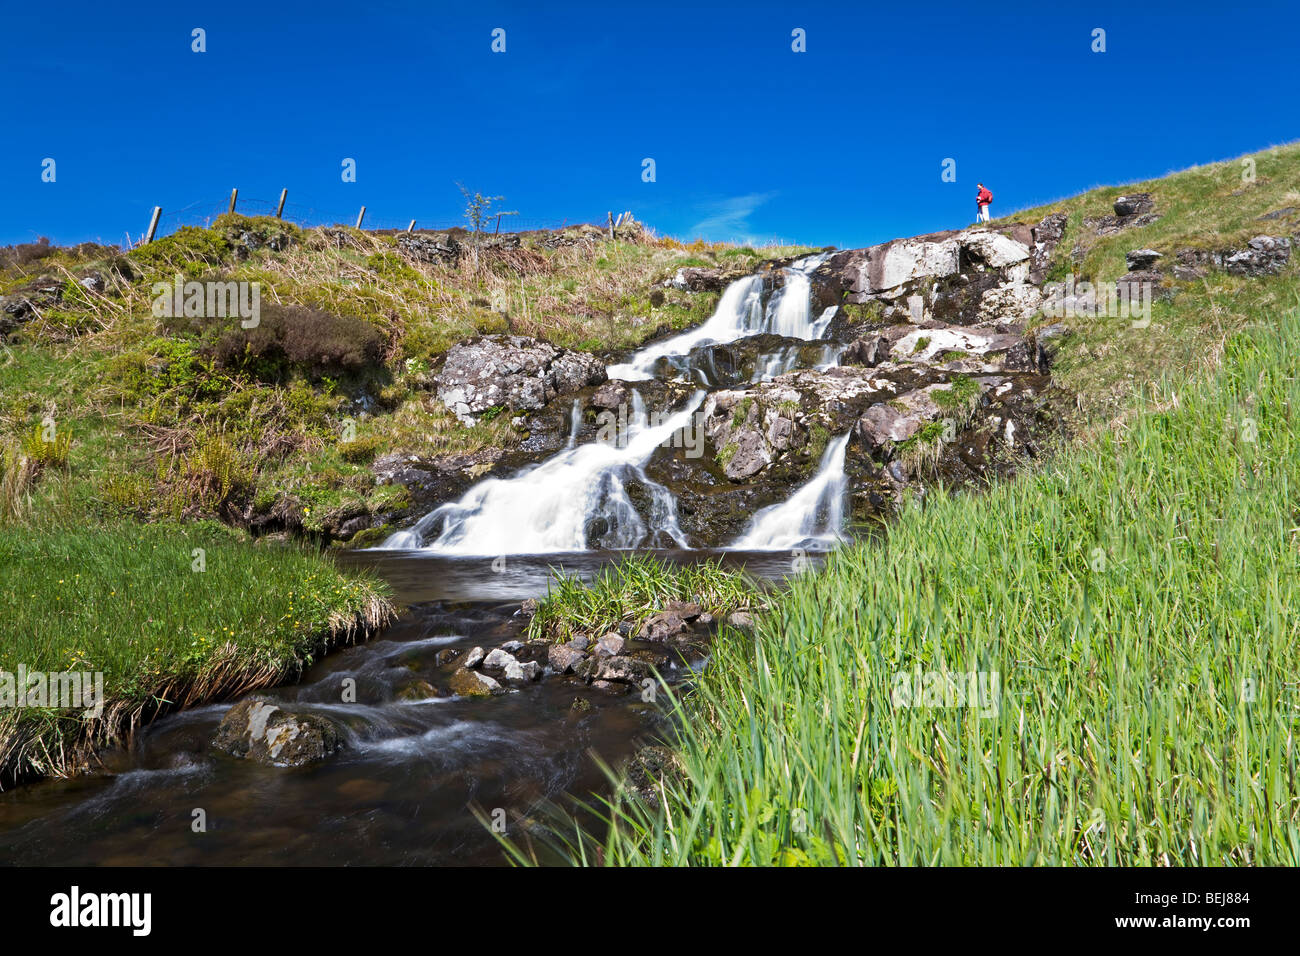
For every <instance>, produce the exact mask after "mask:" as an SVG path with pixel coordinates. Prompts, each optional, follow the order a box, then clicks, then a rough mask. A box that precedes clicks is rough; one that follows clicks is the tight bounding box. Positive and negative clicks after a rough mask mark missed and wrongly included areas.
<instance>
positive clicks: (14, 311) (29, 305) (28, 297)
mask: <svg viewBox="0 0 1300 956" xmlns="http://www.w3.org/2000/svg"><path fill="white" fill-rule="evenodd" d="M62 298H63V283H62V282H61V281H60V280H58V279H55V278H54V277H52V276H41V277H40V278H39V279H36V280H35V281H33V282H29V283H28V284H27V285H25V286H23V287H22V288H21V289H19V290H18V291H17V292H14V293H13V294H11V295H6V296H0V337H3V336H6V335H8V334H9V333H11V332H13V331H14V330H15V329H17V328H18V327H19V326H20V325H22V324H23V323H24V322H28V321H30V320H31V319H34V318H35V317H36V316H37V314H39V313H40V311H41V310H42V309H45V308H48V307H50V306H53V305H57V304H58V303H59V301H60V300H61V299H62Z"/></svg>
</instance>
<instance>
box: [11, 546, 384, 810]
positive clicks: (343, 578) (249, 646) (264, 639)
mask: <svg viewBox="0 0 1300 956" xmlns="http://www.w3.org/2000/svg"><path fill="white" fill-rule="evenodd" d="M200 567H201V568H202V570H199V568H200ZM0 607H3V608H5V613H4V615H3V616H0V670H7V671H9V672H11V673H13V672H16V670H17V667H18V665H19V664H22V665H24V666H25V667H26V668H27V670H28V671H29V672H31V671H43V672H47V673H48V672H59V671H82V672H94V671H102V672H103V674H104V685H105V687H104V689H105V697H106V699H107V706H106V708H105V711H104V714H103V716H102V717H101V718H98V719H93V718H92V719H82V718H81V717H80V716H79V715H71V714H67V713H61V712H56V711H48V710H35V711H34V710H30V709H27V710H17V711H15V710H6V711H3V712H0V785H8V784H9V783H12V782H13V781H14V780H17V779H24V778H27V777H31V776H35V775H41V774H58V775H63V774H67V773H72V772H75V771H77V770H79V769H82V768H83V767H85V766H86V765H87V764H89V763H90V762H91V760H92V757H93V754H94V752H95V750H96V749H98V748H100V747H102V746H104V745H106V744H109V743H113V742H118V741H121V740H123V739H124V738H125V737H126V736H128V735H129V734H130V733H132V732H133V731H134V730H135V729H136V728H137V727H138V726H139V725H140V724H141V723H143V722H146V721H148V720H150V719H152V718H153V717H156V716H158V715H159V714H161V713H164V712H166V711H169V710H172V709H176V708H180V707H185V706H189V705H192V704H196V703H199V702H203V701H211V700H220V699H223V698H228V697H230V696H233V695H236V694H239V693H242V692H244V691H247V690H250V689H254V688H257V687H266V686H270V685H273V684H276V683H280V682H283V681H285V680H289V679H292V678H294V677H296V676H297V675H298V674H299V673H300V672H301V671H302V669H303V668H305V667H306V666H307V665H309V664H310V663H311V662H312V661H313V660H314V659H315V658H316V657H318V656H319V655H320V654H322V653H324V652H325V651H326V650H327V649H329V648H330V647H333V646H337V645H339V644H343V643H349V642H352V641H355V640H358V639H360V638H362V637H364V636H365V635H366V634H368V633H369V632H370V631H372V630H373V629H374V628H376V627H378V626H379V625H381V624H382V623H384V622H385V621H386V620H387V619H388V617H389V615H390V614H391V608H390V605H389V604H388V602H387V600H386V599H385V597H384V589H383V587H382V586H381V585H379V584H378V583H377V582H375V581H373V580H371V579H369V578H367V577H364V576H358V575H355V574H343V573H341V572H339V571H337V570H336V569H334V568H333V567H332V566H331V565H329V564H327V563H325V562H323V561H321V560H320V558H319V557H316V556H314V555H312V554H310V553H309V552H307V551H304V550H299V549H295V548H270V547H251V546H250V545H248V544H247V543H246V542H243V541H240V540H238V539H237V538H236V537H235V536H234V535H233V534H231V533H230V532H229V531H227V530H226V529H224V528H221V527H220V526H216V525H212V524H190V525H184V526H166V525H149V526H139V525H113V526H107V527H88V528H78V529H68V528H58V527H49V528H43V529H32V528H28V529H23V530H22V531H21V532H18V531H16V530H15V529H7V530H6V532H5V534H3V535H0Z"/></svg>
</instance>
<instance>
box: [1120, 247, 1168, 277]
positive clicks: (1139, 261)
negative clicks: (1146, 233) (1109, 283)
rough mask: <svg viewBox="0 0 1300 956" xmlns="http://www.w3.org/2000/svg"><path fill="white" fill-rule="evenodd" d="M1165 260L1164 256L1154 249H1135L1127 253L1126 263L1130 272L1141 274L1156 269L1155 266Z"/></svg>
mask: <svg viewBox="0 0 1300 956" xmlns="http://www.w3.org/2000/svg"><path fill="white" fill-rule="evenodd" d="M1163 258H1164V255H1163V254H1162V253H1159V252H1156V251H1155V250H1154V249H1134V250H1132V251H1131V252H1127V253H1125V255H1124V263H1125V265H1127V266H1128V271H1129V272H1139V271H1146V270H1149V269H1153V268H1155V264H1156V263H1157V262H1158V261H1159V260H1161V259H1163Z"/></svg>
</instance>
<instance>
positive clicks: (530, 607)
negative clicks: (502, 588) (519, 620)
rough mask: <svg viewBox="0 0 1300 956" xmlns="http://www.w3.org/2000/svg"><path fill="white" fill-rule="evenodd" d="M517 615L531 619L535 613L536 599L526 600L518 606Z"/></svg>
mask: <svg viewBox="0 0 1300 956" xmlns="http://www.w3.org/2000/svg"><path fill="white" fill-rule="evenodd" d="M519 613H520V614H522V615H523V616H524V617H532V616H533V615H534V614H536V613H537V599H536V598H528V599H526V600H525V601H524V602H523V603H522V604H520V605H519Z"/></svg>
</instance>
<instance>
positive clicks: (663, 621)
mask: <svg viewBox="0 0 1300 956" xmlns="http://www.w3.org/2000/svg"><path fill="white" fill-rule="evenodd" d="M686 629H687V625H686V621H685V620H683V618H682V617H681V615H679V614H676V613H674V612H672V611H661V612H660V613H658V614H655V615H653V616H652V617H651V618H649V620H647V621H646V622H645V623H644V624H642V625H641V630H640V632H639V633H638V634H637V636H638V637H639V638H640V639H641V640H643V641H656V642H663V641H668V640H672V639H673V638H674V637H676V636H677V635H679V634H681V633H682V632H684V631H685V630H686Z"/></svg>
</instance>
